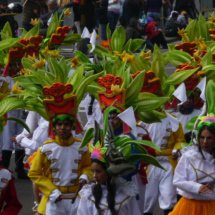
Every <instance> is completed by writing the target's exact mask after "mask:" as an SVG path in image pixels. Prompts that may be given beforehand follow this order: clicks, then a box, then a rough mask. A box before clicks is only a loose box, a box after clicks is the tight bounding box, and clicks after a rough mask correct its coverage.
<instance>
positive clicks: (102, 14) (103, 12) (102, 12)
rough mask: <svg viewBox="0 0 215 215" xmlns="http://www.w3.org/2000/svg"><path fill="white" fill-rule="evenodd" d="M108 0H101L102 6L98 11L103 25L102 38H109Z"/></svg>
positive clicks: (100, 22)
mask: <svg viewBox="0 0 215 215" xmlns="http://www.w3.org/2000/svg"><path fill="white" fill-rule="evenodd" d="M107 10H108V0H101V7H100V9H99V11H98V13H99V24H100V25H101V39H102V40H107V33H106V28H107V24H108V16H107Z"/></svg>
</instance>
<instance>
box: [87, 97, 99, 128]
mask: <svg viewBox="0 0 215 215" xmlns="http://www.w3.org/2000/svg"><path fill="white" fill-rule="evenodd" d="M90 101H91V97H90V95H89V94H87V95H86V97H85V99H84V103H85V111H86V115H87V120H88V121H87V123H86V125H85V129H88V128H90V127H94V123H95V120H96V121H97V122H98V124H99V126H100V128H103V114H102V112H101V109H100V106H99V102H98V101H97V100H96V99H95V100H94V102H93V107H92V115H88V108H89V104H90Z"/></svg>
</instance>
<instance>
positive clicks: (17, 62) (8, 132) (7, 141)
mask: <svg viewBox="0 0 215 215" xmlns="http://www.w3.org/2000/svg"><path fill="white" fill-rule="evenodd" d="M24 55H25V48H24V47H21V46H20V47H16V48H11V49H9V54H8V62H7V64H6V66H5V69H4V73H3V76H4V77H5V79H6V80H7V82H8V84H9V85H8V87H9V90H10V91H11V93H12V88H13V85H14V81H13V80H12V78H13V77H16V76H17V75H19V71H20V70H21V68H22V64H21V59H22V57H23V56H24ZM8 117H17V118H20V119H23V120H24V119H25V117H26V116H25V112H24V110H11V111H9V112H8ZM22 129H23V128H22V126H21V125H19V124H17V123H16V122H13V121H8V123H7V125H6V126H5V128H4V131H3V134H2V140H3V148H2V159H3V162H2V165H3V166H4V167H5V168H8V167H9V164H10V158H11V155H12V151H13V150H14V149H15V162H16V171H17V177H18V178H19V179H29V178H28V177H27V174H26V173H25V170H24V164H23V159H24V156H25V151H24V149H22V148H20V147H18V146H16V145H14V144H13V142H12V141H11V138H12V137H14V136H16V135H17V134H20V133H21V132H22Z"/></svg>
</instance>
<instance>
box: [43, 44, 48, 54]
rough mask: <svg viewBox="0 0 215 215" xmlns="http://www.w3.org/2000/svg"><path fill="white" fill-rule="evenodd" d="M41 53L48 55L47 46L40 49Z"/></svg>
mask: <svg viewBox="0 0 215 215" xmlns="http://www.w3.org/2000/svg"><path fill="white" fill-rule="evenodd" d="M42 53H43V54H45V55H48V54H49V47H48V46H46V47H45V49H44V50H43V51H42Z"/></svg>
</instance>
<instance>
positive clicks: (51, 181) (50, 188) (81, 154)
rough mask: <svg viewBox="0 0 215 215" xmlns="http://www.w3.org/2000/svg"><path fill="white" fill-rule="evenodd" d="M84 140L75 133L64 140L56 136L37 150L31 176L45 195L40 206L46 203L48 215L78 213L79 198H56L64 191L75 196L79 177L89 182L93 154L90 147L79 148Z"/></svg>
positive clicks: (43, 206)
mask: <svg viewBox="0 0 215 215" xmlns="http://www.w3.org/2000/svg"><path fill="white" fill-rule="evenodd" d="M80 141H81V140H79V139H75V138H74V137H73V136H71V137H70V138H69V139H68V140H63V141H62V140H60V139H59V138H58V137H57V136H56V138H55V140H53V139H50V140H48V141H46V142H45V143H44V145H43V146H42V147H41V148H39V149H38V151H37V155H36V157H35V158H34V162H33V164H32V166H31V169H30V171H29V177H30V178H31V180H32V181H33V182H34V183H35V184H36V185H37V186H38V188H39V189H40V190H41V191H42V192H43V194H44V196H43V199H42V201H41V203H40V206H39V207H41V208H45V205H46V213H45V214H46V215H76V214H77V209H78V202H79V199H78V198H76V201H75V203H74V204H71V199H70V200H61V201H60V202H57V203H55V201H56V199H57V198H58V197H59V196H60V195H62V194H63V195H67V194H70V195H74V193H75V192H76V190H77V189H78V184H79V179H85V180H86V181H87V182H88V181H89V179H90V177H91V175H92V172H91V160H90V154H89V152H88V149H87V147H85V148H82V149H78V147H79V145H80ZM88 177H89V178H88ZM46 203H47V204H46ZM41 210H42V209H41ZM39 212H40V213H41V212H43V213H44V211H39Z"/></svg>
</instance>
